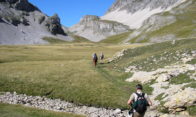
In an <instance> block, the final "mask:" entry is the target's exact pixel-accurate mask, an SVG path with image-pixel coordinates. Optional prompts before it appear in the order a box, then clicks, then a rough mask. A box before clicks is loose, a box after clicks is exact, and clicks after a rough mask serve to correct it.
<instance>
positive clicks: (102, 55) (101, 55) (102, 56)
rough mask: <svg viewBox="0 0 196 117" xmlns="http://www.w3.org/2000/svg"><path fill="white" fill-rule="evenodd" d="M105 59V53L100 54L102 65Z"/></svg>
mask: <svg viewBox="0 0 196 117" xmlns="http://www.w3.org/2000/svg"><path fill="white" fill-rule="evenodd" d="M103 59H104V54H103V52H101V54H100V60H101V63H103Z"/></svg>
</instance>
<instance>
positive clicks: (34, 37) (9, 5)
mask: <svg viewBox="0 0 196 117" xmlns="http://www.w3.org/2000/svg"><path fill="white" fill-rule="evenodd" d="M43 37H55V38H60V39H62V40H72V38H70V37H68V36H67V35H66V33H65V32H64V30H63V29H62V26H61V24H60V18H59V17H58V15H54V16H52V17H48V16H46V15H45V14H43V13H42V12H41V11H40V10H39V9H38V8H37V7H36V6H34V5H32V4H31V3H29V2H28V0H0V44H44V43H47V42H46V41H44V40H42V38H43Z"/></svg>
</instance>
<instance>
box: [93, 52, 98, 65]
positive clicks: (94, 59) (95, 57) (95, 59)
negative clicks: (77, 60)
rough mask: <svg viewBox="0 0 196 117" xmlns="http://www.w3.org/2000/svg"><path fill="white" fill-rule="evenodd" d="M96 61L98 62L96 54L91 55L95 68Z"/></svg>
mask: <svg viewBox="0 0 196 117" xmlns="http://www.w3.org/2000/svg"><path fill="white" fill-rule="evenodd" d="M97 61H98V57H97V54H96V53H94V54H93V63H94V65H95V67H96V66H97Z"/></svg>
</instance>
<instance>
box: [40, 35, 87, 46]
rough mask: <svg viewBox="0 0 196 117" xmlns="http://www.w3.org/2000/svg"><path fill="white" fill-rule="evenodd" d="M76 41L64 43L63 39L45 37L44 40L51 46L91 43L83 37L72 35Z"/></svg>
mask: <svg viewBox="0 0 196 117" xmlns="http://www.w3.org/2000/svg"><path fill="white" fill-rule="evenodd" d="M71 36H72V37H73V38H74V40H73V41H64V40H61V39H57V38H53V37H44V38H43V40H45V41H47V42H49V43H50V44H66V43H70V44H71V43H90V42H91V41H89V40H88V39H86V38H84V37H81V36H77V35H71Z"/></svg>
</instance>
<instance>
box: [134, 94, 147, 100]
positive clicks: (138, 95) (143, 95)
mask: <svg viewBox="0 0 196 117" xmlns="http://www.w3.org/2000/svg"><path fill="white" fill-rule="evenodd" d="M135 94H136V95H137V100H138V98H139V97H143V98H145V93H142V95H140V94H139V93H137V92H135ZM145 99H146V98H145ZM137 100H136V101H137Z"/></svg>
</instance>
